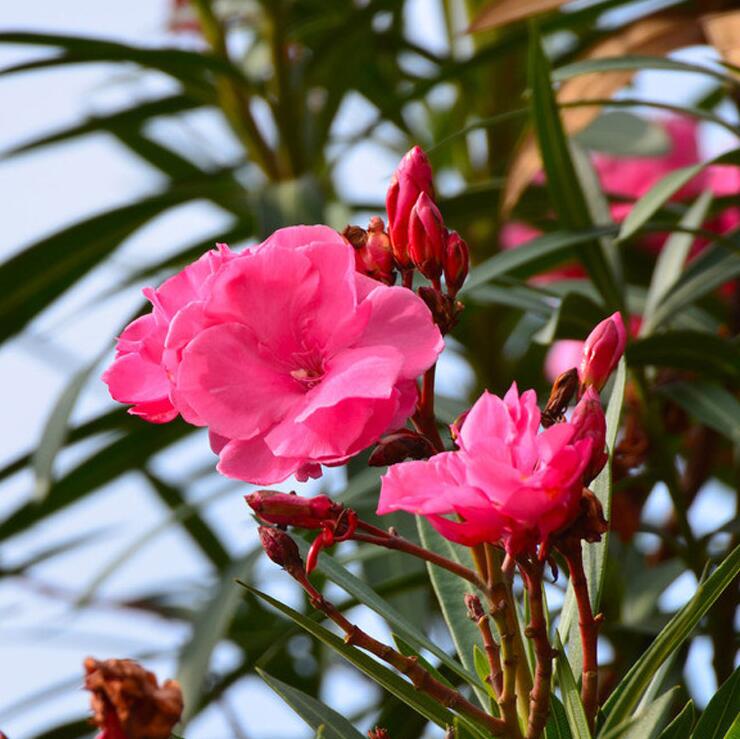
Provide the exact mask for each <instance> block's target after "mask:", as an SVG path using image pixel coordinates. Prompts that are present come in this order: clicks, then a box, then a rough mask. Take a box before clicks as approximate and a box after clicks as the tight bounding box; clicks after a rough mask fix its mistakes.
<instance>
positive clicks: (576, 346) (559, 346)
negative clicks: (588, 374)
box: [545, 339, 583, 382]
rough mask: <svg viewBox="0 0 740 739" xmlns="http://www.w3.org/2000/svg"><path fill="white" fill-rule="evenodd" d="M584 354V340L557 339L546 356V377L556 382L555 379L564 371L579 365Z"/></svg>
mask: <svg viewBox="0 0 740 739" xmlns="http://www.w3.org/2000/svg"><path fill="white" fill-rule="evenodd" d="M582 355H583V342H582V341H579V340H578V339H560V341H556V342H555V343H554V344H553V345H552V346H551V347H550V349H549V350H548V352H547V356H546V357H545V377H546V378H547V379H548V381H549V382H555V379H556V378H557V377H559V376H560V375H562V374H563V372H567V371H568V370H569V369H573V368H574V367H578V365H579V364H580V363H581V356H582Z"/></svg>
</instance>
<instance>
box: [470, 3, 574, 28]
mask: <svg viewBox="0 0 740 739" xmlns="http://www.w3.org/2000/svg"><path fill="white" fill-rule="evenodd" d="M566 2H567V0H494V2H492V3H491V4H490V5H488V6H486V7H485V8H483V10H481V12H480V13H479V14H478V16H477V17H476V18H475V20H474V21H473V22H472V23H471V24H470V28H469V29H468V31H469V32H470V33H473V32H475V31H489V30H490V29H492V28H498V27H499V26H505V25H506V24H507V23H513V22H514V21H520V20H523V19H524V18H529V17H530V16H533V15H539V14H540V13H546V12H547V11H548V10H555V8H559V7H560V6H561V5H565V3H566Z"/></svg>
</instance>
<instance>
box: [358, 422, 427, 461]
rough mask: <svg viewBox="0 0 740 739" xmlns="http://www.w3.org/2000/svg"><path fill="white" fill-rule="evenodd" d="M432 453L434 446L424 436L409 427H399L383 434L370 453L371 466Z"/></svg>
mask: <svg viewBox="0 0 740 739" xmlns="http://www.w3.org/2000/svg"><path fill="white" fill-rule="evenodd" d="M433 455H434V446H433V444H432V442H431V441H429V439H427V438H426V436H422V435H421V434H419V433H417V432H416V431H411V430H410V429H400V430H399V431H395V432H394V433H392V434H388V435H387V436H384V437H383V438H382V439H381V440H380V442H379V443H378V446H376V447H375V449H374V450H373V453H372V454H371V455H370V459H369V460H368V464H369V465H370V466H371V467H385V466H387V465H391V464H398V463H399V462H403V460H404V459H428V458H429V457H431V456H433Z"/></svg>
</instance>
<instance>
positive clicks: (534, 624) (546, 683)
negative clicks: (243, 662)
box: [519, 560, 553, 739]
mask: <svg viewBox="0 0 740 739" xmlns="http://www.w3.org/2000/svg"><path fill="white" fill-rule="evenodd" d="M544 564H545V563H544V562H541V561H539V560H535V561H529V562H520V563H519V567H520V570H521V573H522V577H523V579H524V584H525V586H526V588H527V592H528V594H529V611H530V617H529V625H528V626H527V630H526V632H525V633H526V635H527V637H528V638H529V639H531V640H532V643H533V644H534V653H535V659H536V665H535V672H534V685H533V687H532V691H531V692H530V694H529V724H528V726H527V738H528V739H535V738H536V737H538V736H540V734H541V732H542V730H543V729H544V728H545V724H546V723H547V716H548V713H549V712H550V679H551V677H552V658H553V651H552V648H551V646H550V641H549V639H548V637H547V624H546V622H545V608H544V603H543V600H542V571H543V568H544Z"/></svg>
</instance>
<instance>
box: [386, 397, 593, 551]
mask: <svg viewBox="0 0 740 739" xmlns="http://www.w3.org/2000/svg"><path fill="white" fill-rule="evenodd" d="M539 424H540V411H539V408H538V407H537V398H536V395H535V393H534V391H533V390H528V391H526V392H524V393H523V394H522V395H521V396H520V395H519V392H518V389H517V386H516V383H513V384H512V386H511V388H510V389H509V391H508V392H507V393H506V395H505V396H504V398H503V399H501V398H499V397H498V396H496V395H492V394H490V393H488V392H485V393H484V394H483V395H482V396H481V397H480V398H479V399H478V400H477V401H476V403H475V405H474V406H473V407H472V408H471V409H470V412H469V413H468V414H467V416H466V417H465V418H464V419H463V420H462V421H458V428H457V433H458V437H457V443H458V445H459V447H460V448H459V451H454V452H443V453H441V454H437V455H436V456H434V457H432V458H431V459H429V460H427V461H423V462H404V463H402V464H397V465H394V466H392V467H391V468H390V469H389V470H388V472H387V473H386V474H385V475H384V476H383V478H382V488H381V492H380V501H379V504H378V514H381V515H382V514H385V513H390V512H391V511H399V510H402V511H407V512H409V513H415V514H418V515H422V516H425V517H426V518H428V519H429V521H430V523H431V524H432V525H433V526H434V527H435V528H436V529H437V531H439V532H440V534H442V536H444V537H446V538H447V539H450V540H451V541H455V542H458V543H460V544H465V545H468V546H472V545H474V544H479V543H481V542H491V543H502V544H503V545H504V546H505V547H506V550H507V551H508V552H509V553H510V554H512V555H516V554H518V553H520V552H522V551H524V550H531V549H533V548H534V547H535V545H536V544H538V543H546V542H547V539H548V537H549V536H550V535H551V534H552V533H553V532H555V531H558V530H559V529H562V528H563V527H564V526H566V525H567V524H569V523H570V522H571V521H572V520H573V519H574V518H575V516H577V515H578V512H579V510H580V503H579V501H580V499H581V491H582V488H583V475H584V472H585V471H586V468H587V466H588V465H589V462H590V460H591V456H592V455H591V449H592V446H593V443H594V442H593V439H592V438H590V436H589V435H588V434H587V435H586V437H585V438H582V439H577V438H576V433H577V428H576V427H575V426H574V425H573V424H571V423H565V422H563V423H557V424H555V425H553V426H551V427H550V428H548V429H546V430H544V431H542V432H540V433H538V428H539Z"/></svg>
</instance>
